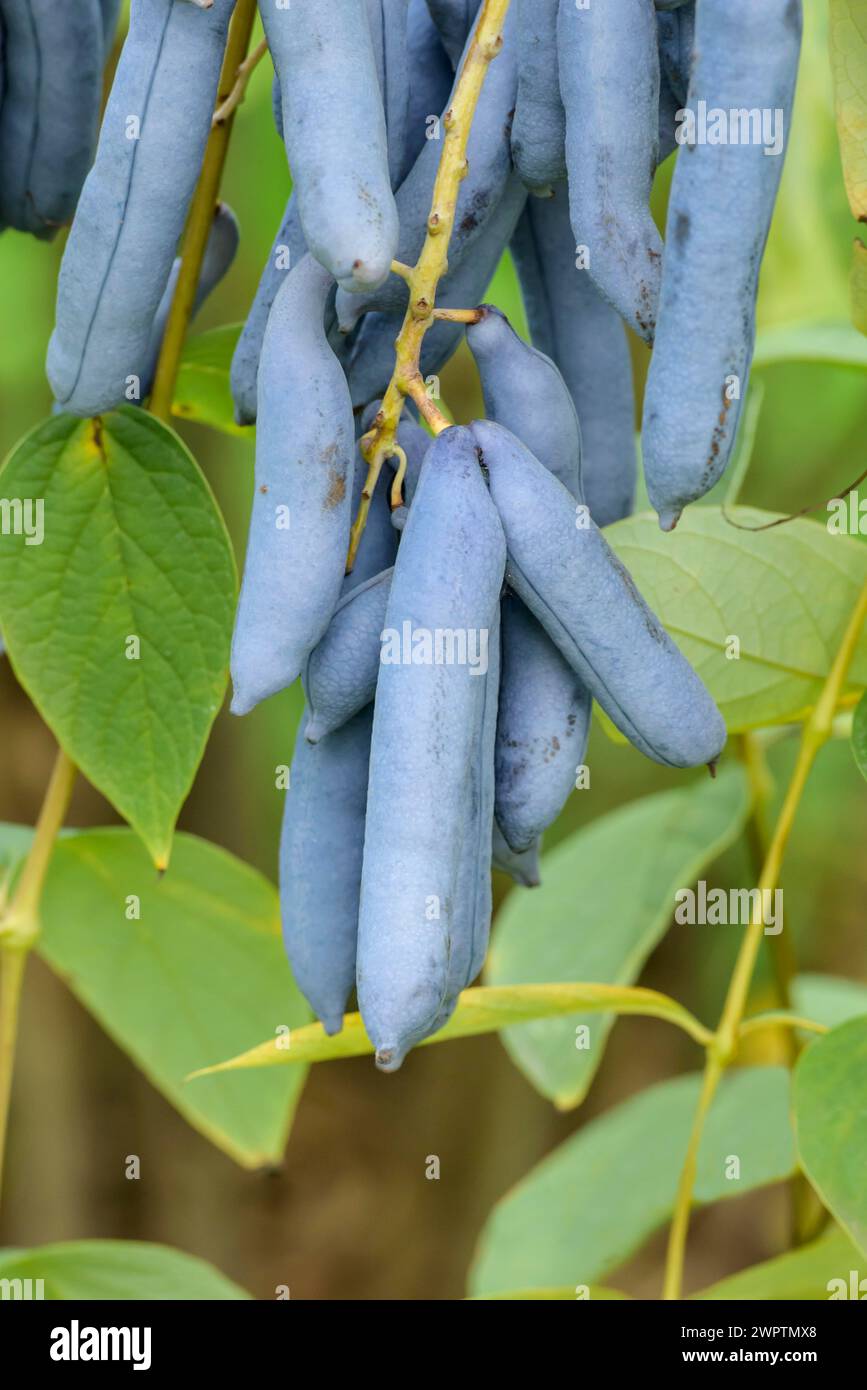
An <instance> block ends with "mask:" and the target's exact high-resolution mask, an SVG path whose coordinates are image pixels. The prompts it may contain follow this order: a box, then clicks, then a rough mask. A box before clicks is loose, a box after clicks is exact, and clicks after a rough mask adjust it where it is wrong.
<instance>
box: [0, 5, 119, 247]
mask: <svg viewBox="0 0 867 1390" xmlns="http://www.w3.org/2000/svg"><path fill="white" fill-rule="evenodd" d="M0 27H2V28H3V31H4V39H5V57H4V68H5V79H6V87H5V92H4V94H3V104H2V107H0V170H2V178H0V217H2V219H3V221H5V222H6V223H8V224H9V226H11V227H17V228H18V229H19V231H22V232H32V233H33V234H34V235H35V236H37V237H40V238H41V239H43V240H48V239H50V238H51V237H53V236H54V235H55V234H56V232H57V231H58V229H59V228H60V227H61V226H62V225H63V224H64V223H66V222H68V221H69V220H70V218H71V217H72V214H73V213H74V211H75V205H76V203H77V202H78V197H79V194H80V193H81V187H82V184H83V183H84V180H85V177H86V175H87V171H88V169H89V168H90V164H91V160H92V159H93V150H94V146H95V144H96V132H97V127H98V125H99V107H100V102H101V99H102V64H103V28H102V11H101V10H100V7H99V0H75V3H74V4H64V5H58V4H57V3H56V0H2V3H0Z"/></svg>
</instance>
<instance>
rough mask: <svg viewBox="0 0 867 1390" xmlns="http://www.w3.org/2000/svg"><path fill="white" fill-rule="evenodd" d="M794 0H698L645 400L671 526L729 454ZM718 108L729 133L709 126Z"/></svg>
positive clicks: (779, 157) (781, 119)
mask: <svg viewBox="0 0 867 1390" xmlns="http://www.w3.org/2000/svg"><path fill="white" fill-rule="evenodd" d="M800 47H801V6H800V0H762V4H761V5H755V4H753V3H752V0H701V4H700V5H699V7H698V11H697V21H696V52H695V63H694V66H693V72H692V80H691V82H690V88H689V99H688V103H687V111H688V113H689V114H690V115H691V117H692V127H693V128H692V129H690V124H689V123H685V124H684V126H683V130H682V134H681V138H682V139H684V140H685V141H686V140H688V139H689V137H690V136H693V137H694V139H693V143H685V144H684V148H683V149H682V150H681V152H680V154H679V155H678V158H677V164H676V165H675V170H674V179H673V181H672V186H671V198H670V201H669V206H668V223H667V233H666V235H667V241H668V245H669V247H670V248H671V254H670V255H667V256H666V260H665V269H664V273H663V284H662V300H661V304H660V315H659V330H660V331H659V335H658V337H657V342H656V347H655V349H654V353H653V357H652V359H651V363H650V371H649V375H648V380H647V390H646V393H645V398H644V424H643V435H642V442H643V449H644V473H645V478H646V481H647V491H648V495H649V497H650V501H651V503H652V505H653V506H654V507H655V509H656V511H657V512H658V514H659V524H660V526H661V527H662V529H663V530H664V531H670V530H671V529H672V528H673V527H674V526H676V525H677V521H678V518H679V516H680V514H681V512H682V511H683V508H684V507H685V506H687V504H688V503H690V502H694V501H695V500H696V499H697V498H699V497H703V496H704V494H705V493H706V492H709V491H710V489H711V488H712V487H713V485H714V483H715V482H716V481H717V479H718V478H720V477H721V476H722V474H723V472H724V471H725V469H726V466H727V464H728V461H729V459H730V457H731V452H732V448H733V445H734V441H735V437H736V435H737V429H738V423H739V420H740V414H741V406H742V403H743V401H744V399H745V397H746V394H747V386H748V384H749V373H750V366H751V363H752V356H753V347H754V344H755V303H756V292H757V289H758V278H759V270H760V268H761V263H762V257H763V255H764V251H765V243H766V242H767V238H768V231H769V229H770V225H771V216H772V214H773V210H774V203H775V201H776V197H777V190H778V188H779V183H780V176H781V174H782V171H783V159H784V156H785V149H786V142H787V137H788V130H789V123H790V120H791V114H792V104H793V100H794V94H795V80H796V77H797V73H798V56H799V53H800ZM703 112H704V113H705V115H707V113H711V115H712V119H713V120H714V121H717V117H716V116H715V115H714V114H713V113H716V112H722V113H723V114H724V117H725V119H726V122H727V126H726V130H725V131H724V132H723V134H724V136H725V141H724V143H717V142H718V139H719V135H720V132H719V129H718V128H715V129H714V130H713V131H712V132H708V134H712V136H713V140H712V142H711V141H709V140H707V139H706V138H705V137H704V136H703V133H702V129H701V122H702V119H703V117H702V113H703Z"/></svg>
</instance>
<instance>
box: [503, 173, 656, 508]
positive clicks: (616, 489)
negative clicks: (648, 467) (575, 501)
mask: <svg viewBox="0 0 867 1390" xmlns="http://www.w3.org/2000/svg"><path fill="white" fill-rule="evenodd" d="M511 250H512V255H513V257H514V260H515V264H516V266H517V270H518V278H519V280H520V282H521V292H522V296H523V299H524V305H525V308H526V311H527V319H528V322H529V325H530V334H531V337H532V339H533V343H534V344H535V346H536V347H537V348H538V349H539V350H540V351H541V352H543V353H545V354H546V355H547V356H548V357H550V358H551V359H552V361H554V362H556V364H557V366H558V367H559V369H560V372H561V374H562V376H563V380H564V381H565V382H566V385H567V386H568V388H569V392H570V394H571V396H572V399H573V401H574V402H575V406H576V409H577V411H578V418H579V420H580V421H581V442H582V463H581V474H582V481H583V486H584V499H585V501H586V503H587V505H588V507H589V508H590V515H591V516H592V517H593V520H594V521H595V522H596V525H597V526H607V525H609V523H611V522H613V521H619V520H620V519H621V518H622V517H624V516H628V515H629V514H630V512H631V511H632V507H633V502H634V497H635V481H636V474H637V470H638V459H637V454H636V447H635V398H634V392H633V385H632V361H631V359H630V355H629V345H628V343H627V341H626V333H625V331H624V328H623V324H622V322H621V320H620V316H619V314H618V313H617V312H616V311H615V310H614V309H612V308H611V306H610V305H608V304H606V303H605V301H604V300H603V299H602V298H601V297H600V295H599V294H598V292H597V290H596V288H595V286H594V284H593V282H592V280H591V279H590V277H589V275H588V274H587V272H586V270H579V269H578V268H577V267H576V264H575V260H576V257H575V239H574V237H573V235H572V227H571V224H570V221H569V205H568V197H567V193H566V189H565V186H564V185H558V187H557V189H556V190H555V195H554V197H553V198H545V199H541V198H530V199H528V201H527V206H526V208H525V209H524V212H523V215H522V217H521V221H520V223H519V224H518V228H517V231H516V232H515V235H514V236H513V237H512V242H511Z"/></svg>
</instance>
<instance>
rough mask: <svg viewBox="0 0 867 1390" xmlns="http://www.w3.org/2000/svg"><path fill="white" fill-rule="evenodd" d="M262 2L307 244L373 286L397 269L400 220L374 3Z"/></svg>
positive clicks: (346, 277)
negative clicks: (281, 5) (371, 16)
mask: <svg viewBox="0 0 867 1390" xmlns="http://www.w3.org/2000/svg"><path fill="white" fill-rule="evenodd" d="M260 9H261V14H262V22H263V24H264V26H265V35H266V37H267V39H268V46H269V48H270V50H271V57H272V59H273V62H274V67H275V69H276V71H277V74H278V76H279V78H280V87H281V91H282V108H283V137H284V139H285V141H286V153H287V155H288V158H289V167H290V169H291V170H292V178H293V181H294V186H295V190H296V193H297V195H298V207H299V211H300V215H301V225H302V227H303V229H304V235H305V238H306V240H307V245H308V246H309V248H310V250H311V251H312V252H313V254H314V256H316V258H317V260H319V261H321V262H322V264H323V265H324V266H326V267H327V268H328V269H329V270H330V271H331V273H332V275H333V276H334V278H335V279H336V280H337V281H338V283H339V284H341V285H344V286H345V287H346V288H347V289H354V290H362V289H369V288H371V287H372V286H375V285H378V284H380V283H381V282H382V281H383V280H384V279H385V277H386V275H387V274H388V272H389V267H390V266H391V262H392V260H393V259H394V256H395V253H396V251H397V242H398V220H397V211H396V209H395V205H394V198H393V196H392V192H391V180H390V177H389V171H388V149H387V140H386V130H385V116H384V113H383V107H382V96H381V93H380V89H379V83H378V81H377V75H376V63H375V59H374V52H373V44H372V40H371V35H370V26H369V23H368V18H367V7H366V4H365V0H329V3H328V4H327V5H321V4H301V5H292V6H290V7H289V8H287V9H278V8H277V7H276V6H275V5H273V4H264V5H261V6H260Z"/></svg>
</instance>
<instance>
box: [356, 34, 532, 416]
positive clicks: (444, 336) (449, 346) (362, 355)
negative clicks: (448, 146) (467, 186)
mask: <svg viewBox="0 0 867 1390" xmlns="http://www.w3.org/2000/svg"><path fill="white" fill-rule="evenodd" d="M497 61H499V59H498V60H497ZM526 201H527V190H526V189H525V188H524V186H523V184H522V183H521V180H520V179H519V178H518V177H517V175H515V174H513V175H512V176H511V177H510V178H509V180H508V182H507V184H506V191H505V193H504V195H503V197H502V198H501V200H500V203H499V205H498V207H497V209H496V211H495V212H494V214H493V216H492V217H491V218H490V220H489V222H488V224H487V226H486V227H485V230H484V232H483V234H482V236H481V237H480V238H479V241H478V243H477V245H476V247H475V249H474V251H473V254H472V255H471V256H465V257H464V259H463V260H462V261H461V262H460V264H459V265H458V266H457V267H456V268H455V269H454V270H451V271H449V273H448V274H447V275H446V276H445V278H444V279H443V280H442V281H441V282H440V285H439V287H438V289H437V306H438V307H439V308H446V309H449V308H450V309H466V308H469V307H472V306H473V305H475V304H478V302H479V300H480V299H481V298H482V297H483V296H484V294H485V291H486V290H487V288H488V285H489V284H490V283H491V280H492V279H493V278H494V274H495V272H496V269H497V266H498V265H499V263H500V259H501V257H502V254H503V248H504V246H507V245H508V243H509V239H510V237H511V236H512V234H513V232H514V230H515V227H516V226H517V224H518V218H519V217H520V215H521V212H522V210H523V208H524V204H525V203H526ZM401 322H402V319H401V318H400V317H397V316H395V315H392V314H369V315H368V316H367V317H366V318H365V319H364V321H363V323H362V324H361V325H360V326H359V329H358V336H357V338H356V339H355V342H354V344H353V347H352V350H351V352H350V354H349V361H348V364H347V375H348V377H349V385H350V390H351V392H352V404H353V406H355V407H358V406H363V405H367V403H368V401H371V400H375V399H376V398H377V397H379V396H382V395H383V394H384V392H385V389H386V387H387V386H388V383H389V381H390V380H391V375H392V372H393V371H394V343H395V339H396V338H397V335H398V333H399V332H400V325H401ZM463 336H464V328H463V325H462V324H459V323H447V322H443V321H440V322H438V323H435V324H434V325H433V327H432V328H430V329H428V332H427V333H426V334H425V336H424V340H423V342H422V351H421V371H422V375H423V376H424V377H425V378H426V379H427V378H429V377H431V376H436V375H437V374H438V373H439V372H440V371H441V370H442V368H443V367H444V366H445V364H446V363H447V362H448V360H449V358H450V357H452V356H453V354H454V353H455V352H456V351H457V349H458V347H459V346H460V343H461V342H462V340H463Z"/></svg>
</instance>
